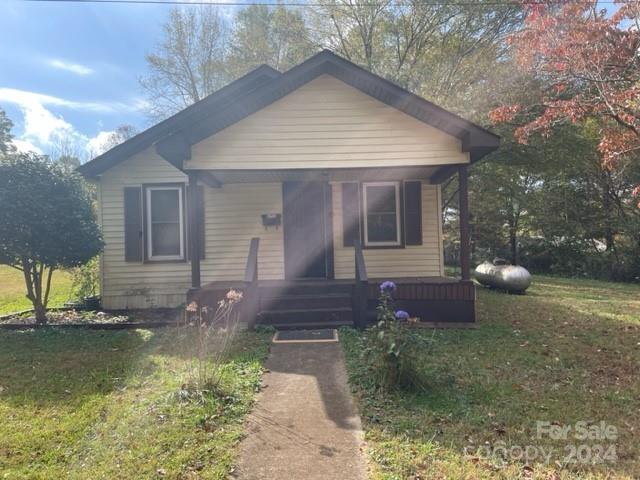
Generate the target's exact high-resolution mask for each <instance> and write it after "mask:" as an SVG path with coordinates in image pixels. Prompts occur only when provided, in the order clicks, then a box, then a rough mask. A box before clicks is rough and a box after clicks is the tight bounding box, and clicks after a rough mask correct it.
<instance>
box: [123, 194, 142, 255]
mask: <svg viewBox="0 0 640 480" xmlns="http://www.w3.org/2000/svg"><path fill="white" fill-rule="evenodd" d="M142 225H143V223H142V187H125V188H124V260H125V261H126V262H142V256H143V255H142V239H143V235H142V229H143V226H142Z"/></svg>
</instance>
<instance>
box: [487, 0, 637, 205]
mask: <svg viewBox="0 0 640 480" xmlns="http://www.w3.org/2000/svg"><path fill="white" fill-rule="evenodd" d="M639 20H640V4H638V3H637V2H632V1H621V2H620V5H619V9H618V11H617V12H615V13H613V14H612V15H609V14H608V13H607V11H606V10H604V9H603V10H598V3H597V2H596V1H595V0H588V1H585V2H567V3H562V4H558V2H551V1H549V2H546V3H542V4H540V3H536V4H535V5H531V6H530V7H529V15H528V16H527V19H526V23H525V28H523V29H522V30H521V31H519V32H517V33H515V34H513V35H512V37H511V42H512V43H513V46H514V48H515V53H516V56H517V59H518V61H519V64H520V66H521V67H522V68H523V69H525V70H526V71H528V72H530V73H531V74H532V75H534V76H536V77H537V78H539V79H540V80H541V83H542V84H543V85H544V88H545V95H544V97H543V98H542V99H541V102H540V103H537V104H530V105H527V104H518V103H516V104H507V105H502V106H501V107H499V108H497V109H495V110H494V111H493V112H492V119H493V121H494V122H496V123H500V122H510V121H515V122H517V123H518V124H519V125H520V127H519V128H518V129H517V130H516V137H517V138H518V140H519V141H520V142H523V143H526V142H527V141H528V139H529V137H530V136H531V135H533V134H535V133H542V134H545V135H549V134H551V133H552V131H553V130H554V128H555V127H556V126H558V125H561V124H566V123H577V122H583V121H584V120H587V119H592V120H596V121H597V122H598V124H599V126H600V129H601V133H600V142H599V145H598V148H599V150H600V152H601V154H602V159H603V163H604V165H605V166H607V167H615V166H616V165H618V164H619V162H620V161H622V159H624V158H628V157H630V156H632V155H635V156H636V158H637V153H638V152H640V102H639V101H638V96H639V95H640V56H638V51H639V50H640V28H639V27H640V25H639V23H638V22H639ZM635 193H636V194H640V187H638V188H636V191H635Z"/></svg>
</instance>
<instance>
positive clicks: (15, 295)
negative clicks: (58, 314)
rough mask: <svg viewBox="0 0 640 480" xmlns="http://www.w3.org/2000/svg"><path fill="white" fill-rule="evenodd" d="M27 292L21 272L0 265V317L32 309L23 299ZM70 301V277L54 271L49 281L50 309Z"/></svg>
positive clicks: (26, 300)
mask: <svg viewBox="0 0 640 480" xmlns="http://www.w3.org/2000/svg"><path fill="white" fill-rule="evenodd" d="M26 292H27V290H26V287H25V285H24V277H23V276H22V272H20V271H18V270H16V269H15V268H11V267H9V266H7V265H0V315H5V314H7V313H13V312H18V311H20V310H27V309H30V308H33V307H32V305H31V302H30V301H29V300H28V299H27V297H25V294H26ZM70 299H71V275H70V274H69V273H67V272H63V271H54V272H53V277H52V279H51V293H50V295H49V306H50V307H61V306H62V304H63V303H64V302H66V301H68V300H70Z"/></svg>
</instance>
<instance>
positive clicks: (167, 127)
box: [78, 65, 281, 177]
mask: <svg viewBox="0 0 640 480" xmlns="http://www.w3.org/2000/svg"><path fill="white" fill-rule="evenodd" d="M280 75H281V73H280V72H278V71H277V70H275V69H273V68H271V67H269V66H268V65H261V66H259V67H258V68H256V69H255V70H252V71H251V72H249V73H247V74H246V75H244V76H242V77H240V78H239V79H237V80H235V81H234V82H232V83H230V84H228V85H225V86H224V87H222V88H221V89H219V90H216V91H215V92H213V93H212V94H211V95H208V96H206V97H205V98H203V99H202V100H200V101H198V102H196V103H194V104H193V105H190V106H188V107H187V108H185V109H184V110H180V111H179V112H178V113H176V114H175V115H173V116H171V117H169V118H167V119H166V120H163V121H161V122H160V123H157V124H156V125H154V126H152V127H150V128H148V129H147V130H145V131H143V132H141V133H139V134H138V135H136V136H134V137H131V138H130V139H128V140H126V141H124V142H122V143H121V144H120V145H116V146H115V147H113V148H112V149H110V150H108V151H106V152H105V153H103V154H101V155H98V156H97V157H95V158H94V159H92V160H90V161H89V162H87V163H85V164H83V165H81V166H80V167H78V171H79V172H80V173H81V174H82V175H84V176H85V177H95V176H97V175H100V174H101V173H103V172H105V171H106V170H108V169H110V168H111V167H114V166H115V165H117V164H118V163H120V162H122V161H124V160H126V159H127V158H129V157H131V156H133V155H135V154H137V153H140V152H142V151H143V150H145V149H146V148H148V147H150V146H151V145H154V144H155V143H157V142H158V141H160V140H162V139H163V138H165V137H167V136H170V135H172V134H175V132H177V131H180V130H182V129H184V128H185V127H186V126H188V125H192V124H195V123H198V122H200V121H202V120H203V119H205V118H206V117H208V116H210V115H213V114H215V112H217V111H219V110H220V109H223V108H224V107H225V106H227V105H228V104H230V103H232V102H233V101H234V100H236V99H237V98H239V97H241V96H242V95H245V94H247V93H249V92H251V91H252V90H255V89H256V88H258V87H259V86H261V85H263V84H265V83H267V82H269V81H270V80H272V79H273V78H275V77H278V76H280Z"/></svg>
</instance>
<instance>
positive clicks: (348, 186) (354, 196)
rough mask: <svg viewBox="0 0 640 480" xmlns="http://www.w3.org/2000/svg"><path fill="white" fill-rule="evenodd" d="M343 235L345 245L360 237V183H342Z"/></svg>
mask: <svg viewBox="0 0 640 480" xmlns="http://www.w3.org/2000/svg"><path fill="white" fill-rule="evenodd" d="M342 237H343V245H344V246H345V247H353V244H354V242H355V241H356V240H359V239H360V185H359V184H358V183H355V182H354V183H343V184H342Z"/></svg>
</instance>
